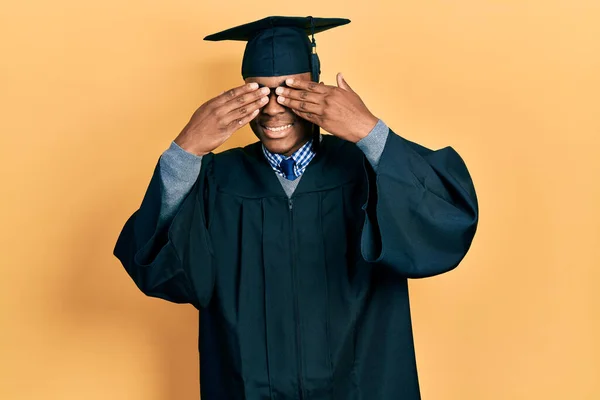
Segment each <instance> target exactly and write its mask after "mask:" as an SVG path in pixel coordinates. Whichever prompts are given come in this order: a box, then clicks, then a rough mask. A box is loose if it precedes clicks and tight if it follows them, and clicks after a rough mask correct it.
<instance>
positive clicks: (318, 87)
mask: <svg viewBox="0 0 600 400" xmlns="http://www.w3.org/2000/svg"><path fill="white" fill-rule="evenodd" d="M285 84H286V85H287V86H288V87H291V88H293V89H300V90H307V91H309V92H314V93H321V94H325V93H327V92H328V91H329V90H330V89H331V86H327V85H322V84H319V83H317V82H313V81H305V80H301V79H291V78H290V79H286V81H285Z"/></svg>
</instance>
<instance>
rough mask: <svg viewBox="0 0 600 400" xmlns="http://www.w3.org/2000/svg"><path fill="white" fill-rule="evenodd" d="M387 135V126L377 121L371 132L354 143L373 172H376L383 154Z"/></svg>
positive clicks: (388, 130)
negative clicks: (363, 154)
mask: <svg viewBox="0 0 600 400" xmlns="http://www.w3.org/2000/svg"><path fill="white" fill-rule="evenodd" d="M389 133H390V129H389V128H388V126H387V125H386V124H385V123H384V122H383V121H382V120H379V122H377V125H375V127H374V128H373V130H371V132H369V134H368V135H367V136H365V137H364V138H362V139H361V140H359V141H358V142H357V143H356V145H357V146H358V148H359V149H361V150H362V151H363V153H365V156H366V157H367V160H369V163H371V166H372V167H373V169H374V170H375V171H377V165H378V164H379V159H380V158H381V154H382V153H383V148H384V147H385V142H386V141H387V137H388V135H389Z"/></svg>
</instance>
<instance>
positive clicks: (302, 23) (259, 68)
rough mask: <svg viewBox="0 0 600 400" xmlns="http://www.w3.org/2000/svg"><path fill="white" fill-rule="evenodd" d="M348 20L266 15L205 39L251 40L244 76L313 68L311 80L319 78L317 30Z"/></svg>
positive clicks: (261, 75) (275, 73) (289, 72)
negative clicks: (310, 37) (315, 35)
mask: <svg viewBox="0 0 600 400" xmlns="http://www.w3.org/2000/svg"><path fill="white" fill-rule="evenodd" d="M348 23H350V20H349V19H342V18H313V17H267V18H264V19H261V20H258V21H254V22H250V23H248V24H244V25H240V26H236V27H235V28H230V29H227V30H224V31H222V32H219V33H215V34H213V35H209V36H207V37H205V38H204V40H210V41H220V40H240V41H246V42H248V43H247V44H246V50H245V52H244V58H243V61H242V76H243V77H244V79H245V78H247V77H257V76H260V77H271V76H282V75H293V74H300V73H304V72H311V73H312V80H313V81H315V82H318V81H319V75H320V73H321V68H320V62H319V56H318V55H317V52H316V43H315V37H314V34H315V33H319V32H323V31H326V30H328V29H331V28H335V27H337V26H341V25H346V24H348ZM309 35H311V36H312V42H311V40H309V38H308V36H309Z"/></svg>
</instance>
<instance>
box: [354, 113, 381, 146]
mask: <svg viewBox="0 0 600 400" xmlns="http://www.w3.org/2000/svg"><path fill="white" fill-rule="evenodd" d="M378 122H379V118H377V117H376V116H374V115H373V114H370V115H369V116H366V117H365V118H363V119H362V120H361V123H360V124H358V125H359V129H358V130H357V131H356V134H355V138H356V139H355V140H354V143H358V142H360V141H361V140H362V139H364V138H366V137H367V136H369V133H371V131H373V128H375V125H377V123H378Z"/></svg>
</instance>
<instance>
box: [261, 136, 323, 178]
mask: <svg viewBox="0 0 600 400" xmlns="http://www.w3.org/2000/svg"><path fill="white" fill-rule="evenodd" d="M312 143H313V141H312V139H311V140H309V141H308V142H306V143H305V144H304V145H303V146H302V147H300V148H299V149H298V150H296V152H295V153H294V154H292V156H291V158H293V159H294V161H295V163H296V164H295V165H294V176H295V179H297V178H298V177H300V175H302V174H303V173H304V170H305V169H306V167H307V166H308V164H309V163H310V162H311V160H312V159H313V158H314V156H315V155H316V153H315V152H314V151H313V148H312ZM262 149H263V153H264V155H265V158H266V159H267V161H268V162H269V164H270V165H271V168H272V169H273V171H275V172H276V173H277V174H278V175H279V176H281V177H284V178H285V175H284V174H283V172H282V171H281V169H280V168H279V163H281V162H282V161H283V160H285V159H288V158H290V157H286V156H284V155H281V154H275V153H271V152H270V151H269V150H267V148H266V147H265V146H264V145H263V146H262Z"/></svg>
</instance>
